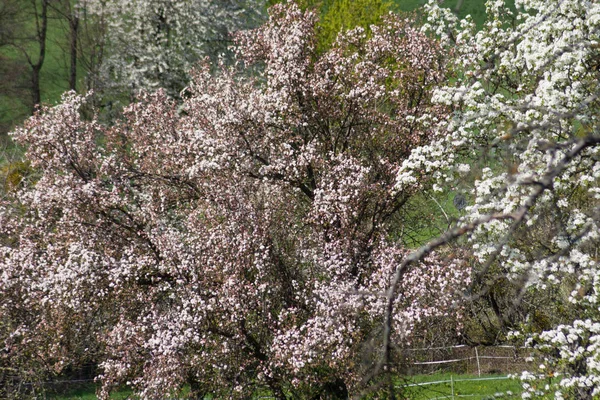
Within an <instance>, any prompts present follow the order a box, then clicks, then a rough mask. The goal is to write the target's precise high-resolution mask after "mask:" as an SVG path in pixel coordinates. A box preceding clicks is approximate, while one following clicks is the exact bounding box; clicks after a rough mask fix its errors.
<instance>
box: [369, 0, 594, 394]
mask: <svg viewBox="0 0 600 400" xmlns="http://www.w3.org/2000/svg"><path fill="white" fill-rule="evenodd" d="M515 6H516V13H513V12H512V11H511V10H510V9H509V8H508V7H507V6H505V4H504V2H503V1H502V0H496V1H488V3H487V14H488V21H487V22H486V24H485V26H484V27H483V29H482V30H481V31H479V32H476V31H475V29H474V26H473V23H472V21H470V20H469V19H467V20H463V21H458V20H457V19H456V18H455V17H454V16H453V15H452V14H451V13H450V12H448V11H447V10H444V9H442V8H440V7H439V6H438V5H437V4H436V3H435V2H430V3H429V5H428V6H427V13H428V23H427V24H426V25H425V26H424V27H423V31H429V32H435V33H436V34H437V35H438V36H439V37H440V38H441V40H442V41H443V42H444V43H445V45H446V46H447V48H448V49H452V50H453V51H456V52H457V57H456V58H455V60H456V62H455V64H454V66H453V68H457V69H458V70H460V71H462V74H460V76H459V77H458V79H457V80H456V81H455V82H453V83H452V84H449V85H446V86H444V87H441V88H438V89H436V90H435V91H434V94H433V99H432V101H433V103H434V104H437V105H440V106H442V105H446V106H448V107H452V108H453V110H454V112H453V114H452V115H451V116H450V117H449V118H444V119H443V120H441V122H440V123H439V124H437V126H436V129H437V131H438V132H440V134H439V135H438V136H437V137H438V139H437V140H434V141H432V142H430V143H427V144H426V145H425V146H422V147H419V148H417V149H415V150H413V152H412V154H411V155H410V156H409V157H408V159H407V160H406V161H405V162H404V163H403V165H402V168H401V169H400V171H399V173H398V175H397V182H396V188H397V190H400V191H406V190H409V191H410V190H416V189H417V188H418V187H420V185H421V184H422V183H421V180H420V179H419V177H420V176H421V175H422V173H423V172H422V171H423V170H427V171H430V174H431V175H432V176H437V177H438V178H439V181H438V183H437V185H438V186H437V187H438V189H439V190H443V189H444V188H449V187H451V186H452V185H453V182H459V181H460V180H461V179H462V180H465V179H467V178H464V176H465V174H466V175H468V174H469V173H470V172H471V173H472V175H471V178H472V184H473V187H474V189H473V191H472V193H470V196H471V205H470V206H468V207H467V209H466V210H465V211H466V217H464V219H463V220H462V221H461V222H460V223H459V225H458V227H457V228H455V229H452V230H450V231H448V232H447V233H446V234H444V235H443V236H441V237H440V238H437V239H436V240H434V241H432V242H431V243H429V244H428V245H426V246H424V247H422V248H421V249H419V250H418V251H416V252H414V253H413V255H412V256H411V257H408V258H407V259H406V260H408V261H410V259H413V260H418V259H419V258H420V257H421V256H422V255H425V254H427V253H428V252H429V251H431V250H433V249H435V248H436V246H438V245H441V244H444V243H447V242H449V241H451V240H453V239H456V238H457V237H466V238H467V239H468V245H469V246H471V247H472V249H473V254H474V256H475V257H476V260H477V261H478V266H477V267H476V269H477V273H476V275H475V279H474V282H473V285H472V289H474V288H481V290H480V291H474V290H473V291H472V298H473V299H474V300H475V299H477V298H481V297H482V296H485V295H486V293H488V292H489V290H490V288H491V287H492V285H493V282H495V281H498V280H499V279H502V280H504V282H507V281H506V279H507V278H508V281H512V282H513V284H512V287H513V289H514V290H513V292H512V293H511V298H512V300H511V302H510V303H508V304H506V306H507V307H508V308H509V310H505V311H508V312H505V313H498V319H500V322H501V323H504V324H505V326H504V328H505V329H506V330H511V329H512V330H513V332H512V334H513V335H516V336H517V337H521V338H524V339H526V343H528V344H529V345H531V346H532V347H533V348H535V349H538V350H540V351H541V354H542V355H544V356H543V358H542V359H541V360H539V361H540V362H539V371H532V372H530V373H525V374H524V375H523V379H524V380H525V382H524V387H525V393H524V394H523V397H524V398H527V397H532V396H541V395H547V394H552V395H554V396H555V397H556V398H567V397H568V398H592V397H597V396H598V394H600V375H599V371H600V370H599V367H598V366H599V365H600V364H598V360H599V359H600V353H599V352H598V341H599V340H600V336H599V334H598V333H599V332H600V330H599V329H600V328H599V318H600V314H598V310H599V308H598V291H599V290H600V286H599V284H598V282H599V277H600V269H599V268H598V248H599V238H600V213H599V211H600V209H599V205H600V203H599V201H598V199H599V198H600V193H599V189H598V186H599V179H600V164H599V161H600V158H599V156H600V134H599V133H598V115H599V106H600V102H599V101H598V97H599V94H600V92H599V86H598V82H599V77H600V76H599V72H598V71H599V68H598V65H599V63H598V60H599V52H598V48H599V47H598V46H599V45H598V43H599V39H600V36H599V33H600V5H599V4H598V2H595V1H579V0H556V1H539V0H517V1H516V2H515ZM482 158H487V159H488V160H492V162H488V163H485V164H484V165H482V166H481V167H479V166H478V165H479V164H480V160H481V159H482ZM461 176H462V177H461ZM408 261H407V262H406V263H408ZM406 263H405V264H406ZM401 270H402V268H400V269H399V270H398V273H400V272H401ZM390 293H393V291H391V292H390ZM539 299H544V301H545V302H546V305H545V306H546V307H551V305H552V304H555V307H554V309H552V310H551V312H550V313H548V315H546V316H545V317H546V318H545V322H544V323H541V324H538V325H537V326H536V324H534V323H533V322H534V321H533V319H534V317H535V315H534V313H533V311H538V312H539V311H540V310H539V309H540V308H541V306H542V305H541V302H540V301H539ZM389 301H390V302H391V301H392V296H391V295H390V298H389ZM527 304H533V305H534V306H535V307H533V309H531V308H530V311H532V312H531V313H529V315H528V316H527V318H528V319H527V320H521V321H519V320H516V321H515V320H511V318H510V311H511V310H510V309H513V310H514V309H516V308H519V307H528V306H527ZM536 307H537V310H535V308H536ZM541 312H544V310H541ZM519 322H521V325H519ZM383 361H385V357H384V359H383ZM381 365H385V362H382V363H381Z"/></svg>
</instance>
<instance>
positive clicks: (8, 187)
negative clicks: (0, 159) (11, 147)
mask: <svg viewBox="0 0 600 400" xmlns="http://www.w3.org/2000/svg"><path fill="white" fill-rule="evenodd" d="M31 172H32V169H31V166H30V165H29V162H26V161H13V162H7V163H5V164H3V165H2V166H0V182H1V184H2V191H3V192H10V191H13V190H15V189H17V188H18V187H19V186H20V185H21V182H23V179H25V178H26V177H27V176H29V175H30V174H31Z"/></svg>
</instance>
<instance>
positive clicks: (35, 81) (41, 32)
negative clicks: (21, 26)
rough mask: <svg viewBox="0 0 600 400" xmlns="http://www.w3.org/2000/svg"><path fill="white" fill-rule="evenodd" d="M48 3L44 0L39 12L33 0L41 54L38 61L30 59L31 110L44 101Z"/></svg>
mask: <svg viewBox="0 0 600 400" xmlns="http://www.w3.org/2000/svg"><path fill="white" fill-rule="evenodd" d="M48 3H49V0H42V9H41V11H40V13H39V14H38V11H37V1H36V0H33V8H34V11H35V21H36V28H37V41H38V45H39V50H40V51H39V54H38V58H37V61H36V62H35V63H34V62H33V61H32V60H30V61H29V63H30V65H31V86H32V87H31V95H32V96H31V97H32V101H33V104H32V109H31V112H32V114H33V112H34V111H35V110H36V108H37V106H38V105H39V104H40V103H41V102H42V91H41V88H40V72H41V70H42V66H43V65H44V59H45V58H46V33H47V31H48Z"/></svg>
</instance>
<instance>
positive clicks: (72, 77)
mask: <svg viewBox="0 0 600 400" xmlns="http://www.w3.org/2000/svg"><path fill="white" fill-rule="evenodd" d="M69 30H70V34H71V37H70V40H71V71H70V73H69V89H71V90H74V91H77V35H78V34H79V32H78V31H79V17H78V16H77V15H76V14H75V13H72V14H71V19H70V20H69Z"/></svg>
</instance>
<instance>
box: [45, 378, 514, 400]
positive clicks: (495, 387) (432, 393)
mask: <svg viewBox="0 0 600 400" xmlns="http://www.w3.org/2000/svg"><path fill="white" fill-rule="evenodd" d="M432 382H437V383H432ZM398 387H405V391H404V393H403V395H404V396H405V398H407V399H413V400H425V399H436V398H453V396H452V389H454V398H460V397H470V398H474V399H491V398H504V399H509V398H515V399H516V398H520V393H521V384H520V383H519V381H517V380H514V379H507V378H506V375H484V376H481V377H479V376H477V375H457V374H454V375H451V374H447V373H439V374H432V375H417V376H412V377H409V378H406V379H402V380H398ZM94 391H95V386H94V385H87V386H82V387H80V388H77V389H74V390H72V391H69V392H67V393H65V394H62V395H56V396H50V397H49V398H50V399H54V400H95V399H96V395H95V394H94ZM131 396H132V393H131V391H127V390H123V391H120V392H117V393H115V394H114V395H113V396H112V398H113V399H115V400H124V399H127V398H130V397H131ZM265 398H266V397H265Z"/></svg>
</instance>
